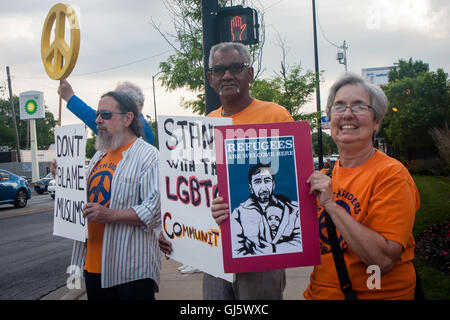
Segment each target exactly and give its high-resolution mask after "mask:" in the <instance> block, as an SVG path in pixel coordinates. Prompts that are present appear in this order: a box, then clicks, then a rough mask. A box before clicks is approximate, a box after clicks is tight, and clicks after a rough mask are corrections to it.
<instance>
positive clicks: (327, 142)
mask: <svg viewBox="0 0 450 320" xmlns="http://www.w3.org/2000/svg"><path fill="white" fill-rule="evenodd" d="M311 140H312V146H313V153H314V154H319V142H318V141H317V140H318V134H317V132H314V133H313V134H312V135H311ZM322 150H324V152H323V153H324V154H333V153H338V148H337V146H336V143H335V142H334V141H333V139H332V138H331V136H330V135H328V134H327V133H326V132H323V131H322Z"/></svg>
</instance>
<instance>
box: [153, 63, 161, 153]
mask: <svg viewBox="0 0 450 320" xmlns="http://www.w3.org/2000/svg"><path fill="white" fill-rule="evenodd" d="M161 72H162V71H159V72H158V73H157V74H155V75H153V76H152V89H153V108H154V109H155V137H154V141H153V145H154V146H155V147H156V148H158V146H159V142H158V119H157V115H156V95H155V78H156V77H157V76H158V74H160V73H161Z"/></svg>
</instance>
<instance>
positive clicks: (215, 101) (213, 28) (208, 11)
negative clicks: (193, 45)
mask: <svg viewBox="0 0 450 320" xmlns="http://www.w3.org/2000/svg"><path fill="white" fill-rule="evenodd" d="M218 7H219V4H218V1H217V0H202V28H203V65H204V75H205V111H206V114H208V113H210V112H211V111H213V110H215V109H217V108H219V107H220V99H219V96H218V95H217V94H216V92H215V91H214V89H213V88H212V87H211V86H210V85H209V80H208V69H209V61H208V60H209V52H210V51H211V47H212V46H213V45H215V44H217V43H219V39H218V32H217V11H218Z"/></svg>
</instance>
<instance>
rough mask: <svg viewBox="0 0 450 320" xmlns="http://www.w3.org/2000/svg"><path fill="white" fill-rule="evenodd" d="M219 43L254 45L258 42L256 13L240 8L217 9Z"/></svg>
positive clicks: (249, 9) (252, 10) (250, 9)
mask: <svg viewBox="0 0 450 320" xmlns="http://www.w3.org/2000/svg"><path fill="white" fill-rule="evenodd" d="M217 16H218V27H219V40H220V42H241V43H243V44H255V43H258V41H259V24H258V13H257V12H256V10H255V9H252V8H244V7H242V6H233V7H224V8H219V10H218V12H217Z"/></svg>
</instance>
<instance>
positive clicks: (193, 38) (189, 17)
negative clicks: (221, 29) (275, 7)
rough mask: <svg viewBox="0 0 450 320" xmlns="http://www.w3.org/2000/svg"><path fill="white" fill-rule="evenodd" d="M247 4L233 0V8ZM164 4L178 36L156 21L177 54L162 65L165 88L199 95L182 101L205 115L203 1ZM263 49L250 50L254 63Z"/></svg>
mask: <svg viewBox="0 0 450 320" xmlns="http://www.w3.org/2000/svg"><path fill="white" fill-rule="evenodd" d="M227 2H229V1H227V0H219V5H220V6H225V5H226V4H227ZM245 2H246V1H245V0H242V1H233V5H239V4H245V5H248V3H245ZM164 4H165V6H166V8H167V10H168V11H169V15H170V16H171V20H172V22H173V25H174V28H175V34H174V35H171V34H167V33H165V32H163V31H162V30H161V28H160V26H159V25H158V24H156V23H155V22H154V21H153V20H152V22H151V23H152V25H153V27H154V28H155V29H156V30H157V31H158V32H159V33H160V34H161V35H162V36H163V37H164V39H165V40H166V41H167V42H168V43H169V44H170V45H171V46H172V48H174V50H175V53H174V54H173V55H171V56H170V57H169V58H168V59H167V60H166V61H164V62H161V63H160V64H159V69H160V70H161V71H162V75H161V77H160V79H161V82H162V85H163V86H165V87H166V88H167V89H168V90H169V91H173V90H176V89H181V88H184V89H188V90H190V91H193V92H196V93H197V96H196V99H194V100H188V99H181V101H180V102H181V106H182V107H183V108H185V109H191V110H192V111H193V112H194V113H197V114H202V115H204V114H205V112H206V108H205V95H204V91H205V78H204V68H203V38H202V21H201V0H165V1H164ZM260 46H261V44H259V45H255V46H252V47H251V48H250V53H251V54H252V56H253V58H254V60H258V59H259V58H258V52H259V50H260ZM255 57H256V59H255Z"/></svg>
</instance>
